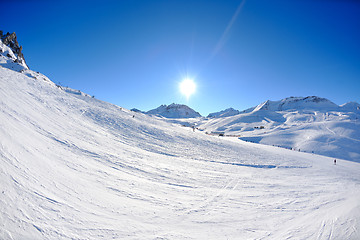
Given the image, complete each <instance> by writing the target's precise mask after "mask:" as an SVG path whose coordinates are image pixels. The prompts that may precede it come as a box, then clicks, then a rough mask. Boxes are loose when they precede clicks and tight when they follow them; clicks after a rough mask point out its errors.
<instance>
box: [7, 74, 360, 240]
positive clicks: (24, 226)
mask: <svg viewBox="0 0 360 240" xmlns="http://www.w3.org/2000/svg"><path fill="white" fill-rule="evenodd" d="M29 71H30V70H29ZM0 86H1V88H0V102H1V111H0V123H1V125H0V136H1V137H0V160H1V164H0V179H1V181H0V194H1V197H0V209H1V214H0V238H1V239H289V238H290V239H311V238H312V239H359V238H360V231H359V227H360V201H359V200H360V189H359V184H360V174H359V172H360V166H359V164H358V163H354V162H349V161H344V160H340V159H338V162H337V165H334V164H333V158H328V157H323V156H319V155H314V154H309V153H302V152H295V151H290V150H286V149H281V148H275V147H272V146H265V145H259V144H253V143H248V142H243V141H239V140H237V139H233V138H219V137H213V136H207V135H205V134H203V132H198V131H196V132H193V130H192V129H191V128H188V127H179V126H178V124H170V123H167V122H164V121H161V120H158V119H157V118H154V117H151V116H148V115H145V114H142V113H135V112H132V111H129V110H127V109H124V108H121V107H118V106H115V105H112V104H109V103H106V102H102V101H99V100H97V99H94V98H91V97H89V96H86V95H82V94H76V93H73V92H71V91H64V90H63V89H61V88H59V87H57V86H56V85H55V84H52V83H51V82H49V81H45V80H44V79H41V78H40V79H35V78H33V77H30V76H28V75H26V74H25V73H19V72H15V71H12V70H9V69H5V68H0Z"/></svg>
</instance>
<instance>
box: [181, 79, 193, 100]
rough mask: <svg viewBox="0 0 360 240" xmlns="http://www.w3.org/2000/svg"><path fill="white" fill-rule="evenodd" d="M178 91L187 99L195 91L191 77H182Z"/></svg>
mask: <svg viewBox="0 0 360 240" xmlns="http://www.w3.org/2000/svg"><path fill="white" fill-rule="evenodd" d="M179 87H180V92H181V93H182V94H184V95H185V96H186V98H187V99H189V97H190V96H191V95H192V94H194V93H195V91H196V84H195V82H194V81H193V80H192V79H189V78H186V79H184V80H183V81H182V82H181V83H180V85H179Z"/></svg>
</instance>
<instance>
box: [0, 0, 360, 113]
mask: <svg viewBox="0 0 360 240" xmlns="http://www.w3.org/2000/svg"><path fill="white" fill-rule="evenodd" d="M0 9H1V15H0V23H1V25H0V30H3V31H4V32H16V34H17V36H18V40H19V43H20V45H22V46H23V53H24V56H25V59H26V61H27V63H28V65H29V67H30V68H31V69H33V70H35V71H40V72H41V73H44V74H45V75H47V76H48V77H49V78H50V79H51V80H52V81H54V82H55V83H59V82H60V83H61V84H62V85H64V86H69V87H71V88H75V89H80V90H82V91H83V92H86V93H88V94H91V95H95V97H96V98H98V99H101V100H104V101H107V102H111V103H114V104H116V105H119V106H123V107H126V108H129V109H131V108H134V107H135V108H138V109H140V110H145V111H147V110H150V109H152V108H155V107H158V106H159V105H161V104H171V103H173V102H175V103H184V104H187V105H189V106H190V107H192V108H194V109H195V110H197V111H199V112H200V113H201V114H202V115H207V114H208V113H210V112H215V111H220V110H223V109H225V108H228V107H233V108H236V109H239V110H244V109H246V108H249V107H252V106H255V105H257V104H259V103H261V102H263V101H265V100H268V99H270V100H280V99H282V98H285V97H290V96H309V95H316V96H320V97H325V98H328V99H329V100H331V101H333V102H335V103H336V104H343V103H345V102H348V101H357V102H360V1H356V0H354V1H351V0H283V1H278V0H272V1H269V0H247V1H242V0H236V1H225V0H219V1H211V0H203V1H196V0H179V1H176V0H153V1H136V0H133V1H130V0H123V1H115V0H114V1H109V0H101V1H76V0H72V1H41V0H29V1H24V0H23V1H16V0H15V1H14V0H12V1H6V0H5V1H4V0H3V1H0ZM186 76H188V77H190V78H193V79H194V81H195V82H196V84H197V90H196V93H195V94H194V95H192V96H191V97H190V98H189V99H186V97H184V96H183V95H182V94H181V93H180V91H179V87H178V86H179V83H180V82H181V80H182V79H184V78H185V77H186Z"/></svg>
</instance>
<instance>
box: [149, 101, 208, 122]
mask: <svg viewBox="0 0 360 240" xmlns="http://www.w3.org/2000/svg"><path fill="white" fill-rule="evenodd" d="M146 114H151V115H160V116H163V117H166V118H195V117H201V115H200V113H198V112H196V111H194V110H193V109H191V108H189V107H188V106H186V105H183V104H175V103H173V104H170V105H161V106H160V107H158V108H155V109H152V110H150V111H148V112H146Z"/></svg>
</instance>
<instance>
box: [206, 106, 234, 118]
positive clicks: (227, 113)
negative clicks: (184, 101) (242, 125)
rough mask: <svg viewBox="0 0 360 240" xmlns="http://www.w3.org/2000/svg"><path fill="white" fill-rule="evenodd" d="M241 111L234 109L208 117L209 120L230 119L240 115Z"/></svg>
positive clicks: (211, 114)
mask: <svg viewBox="0 0 360 240" xmlns="http://www.w3.org/2000/svg"><path fill="white" fill-rule="evenodd" d="M239 113H240V111H239V110H236V109H234V108H227V109H225V110H222V111H220V112H214V113H210V114H209V115H208V116H207V117H208V118H219V117H230V116H234V115H237V114H239Z"/></svg>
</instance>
